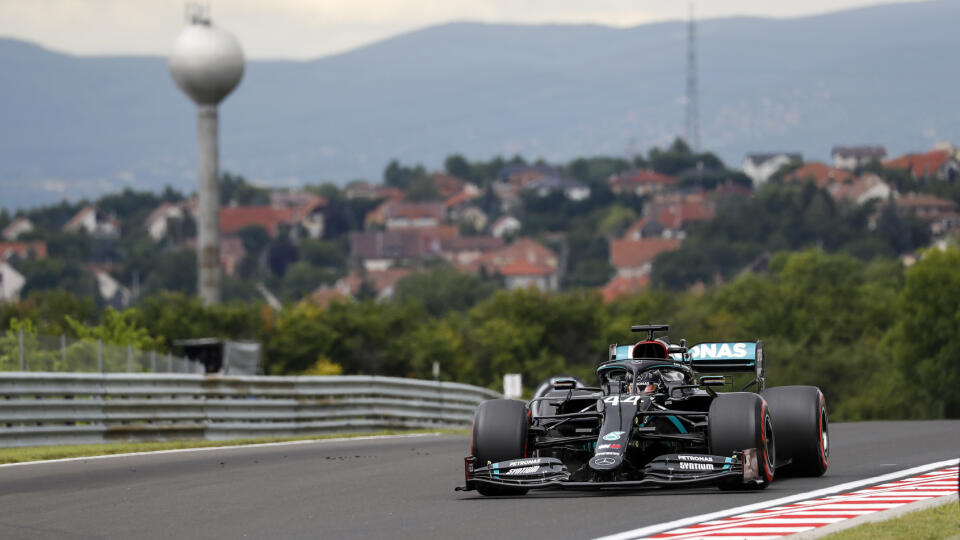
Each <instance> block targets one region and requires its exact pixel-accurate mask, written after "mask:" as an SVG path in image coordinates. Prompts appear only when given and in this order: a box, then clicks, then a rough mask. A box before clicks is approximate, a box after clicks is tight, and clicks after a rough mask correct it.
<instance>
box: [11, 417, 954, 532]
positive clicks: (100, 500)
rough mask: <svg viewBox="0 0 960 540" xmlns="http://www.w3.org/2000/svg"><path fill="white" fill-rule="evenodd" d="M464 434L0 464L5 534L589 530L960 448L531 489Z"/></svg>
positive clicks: (867, 431)
mask: <svg viewBox="0 0 960 540" xmlns="http://www.w3.org/2000/svg"><path fill="white" fill-rule="evenodd" d="M467 445H468V438H467V437H465V436H452V435H442V436H424V437H410V438H398V439H377V440H353V441H351V440H345V441H337V442H331V441H320V442H317V443H311V444H299V445H291V446H272V447H255V448H244V447H234V448H219V449H216V450H206V451H202V452H182V453H169V454H154V455H142V456H129V457H116V458H110V459H88V460H78V461H69V462H61V463H41V464H33V465H25V466H16V467H0V537H2V538H5V539H18V538H244V537H246V538H364V539H375V538H458V539H469V538H484V539H487V538H497V537H501V538H518V537H523V538H526V539H539V538H544V539H546V538H550V539H555V538H591V537H596V536H602V535H606V534H612V533H616V532H620V531H624V530H629V529H634V528H637V527H641V526H644V525H651V524H655V523H660V522H663V521H670V520H674V519H679V518H683V517H687V516H690V515H695V514H702V513H706V512H713V511H717V510H721V509H724V508H730V507H733V506H740V505H745V504H750V503H755V502H759V501H762V500H766V499H776V498H780V497H784V496H788V495H792V494H796V493H801V492H805V491H810V490H814V489H820V488H824V487H828V486H830V485H834V484H841V483H846V482H851V481H854V480H859V479H863V478H868V477H872V476H877V475H881V474H886V473H890V472H894V471H897V470H900V469H907V468H909V467H914V466H918V465H923V464H926V463H930V462H934V461H940V460H943V459H949V458H954V457H957V456H958V454H960V421H930V422H871V423H851V424H834V425H832V426H831V464H830V470H829V471H828V473H827V475H826V476H824V477H822V478H812V479H811V478H790V479H784V480H781V481H776V482H774V484H773V485H772V486H771V487H770V488H768V489H766V490H764V491H761V492H750V493H729V492H720V491H718V490H716V489H714V488H709V489H695V490H658V491H646V492H639V493H622V492H620V493H612V492H604V493H574V492H539V493H538V492H531V493H530V494H528V495H526V496H523V497H516V498H486V497H481V496H479V495H476V493H475V492H468V493H460V492H454V491H453V487H454V486H455V485H458V484H460V483H462V482H463V456H464V454H465V453H466V451H467Z"/></svg>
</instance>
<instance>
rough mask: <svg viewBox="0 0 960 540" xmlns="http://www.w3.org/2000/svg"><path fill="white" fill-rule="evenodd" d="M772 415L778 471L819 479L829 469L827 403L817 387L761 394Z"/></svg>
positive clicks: (784, 389)
mask: <svg viewBox="0 0 960 540" xmlns="http://www.w3.org/2000/svg"><path fill="white" fill-rule="evenodd" d="M761 395H762V396H763V398H764V399H765V400H767V405H768V406H769V407H770V414H771V415H773V429H774V431H776V433H777V457H778V458H779V459H781V460H787V459H790V460H791V463H790V464H788V465H786V466H785V467H783V468H782V469H781V470H782V471H783V472H785V473H787V474H790V475H793V476H822V475H823V473H825V472H827V467H828V466H829V465H830V435H829V434H830V430H829V425H828V421H827V403H826V401H825V400H824V399H823V392H821V391H820V389H819V388H817V387H816V386H778V387H775V388H768V389H766V390H764V391H763V392H761Z"/></svg>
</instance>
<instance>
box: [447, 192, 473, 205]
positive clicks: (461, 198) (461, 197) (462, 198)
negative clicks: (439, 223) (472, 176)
mask: <svg viewBox="0 0 960 540" xmlns="http://www.w3.org/2000/svg"><path fill="white" fill-rule="evenodd" d="M477 197H478V194H476V193H470V192H468V191H461V192H460V193H457V194H456V195H453V196H451V197H448V198H447V199H446V200H445V201H443V205H444V206H446V207H447V208H452V207H454V206H457V205H458V204H461V203H465V202H467V201H469V200H471V199H475V198H477Z"/></svg>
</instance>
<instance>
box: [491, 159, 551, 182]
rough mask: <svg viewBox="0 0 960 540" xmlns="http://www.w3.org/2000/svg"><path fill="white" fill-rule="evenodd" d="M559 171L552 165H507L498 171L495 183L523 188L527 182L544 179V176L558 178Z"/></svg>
mask: <svg viewBox="0 0 960 540" xmlns="http://www.w3.org/2000/svg"><path fill="white" fill-rule="evenodd" d="M559 174H560V171H559V170H557V168H556V167H554V166H552V165H547V164H545V163H541V164H539V165H525V164H518V165H507V166H506V167H504V168H502V169H500V173H499V174H498V175H497V181H498V182H500V183H504V184H511V185H514V186H517V187H524V186H526V185H527V184H528V183H529V182H532V181H534V180H537V179H538V178H544V177H546V176H559Z"/></svg>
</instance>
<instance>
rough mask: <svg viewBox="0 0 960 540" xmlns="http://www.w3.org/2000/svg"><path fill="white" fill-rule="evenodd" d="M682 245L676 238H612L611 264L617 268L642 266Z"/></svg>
mask: <svg viewBox="0 0 960 540" xmlns="http://www.w3.org/2000/svg"><path fill="white" fill-rule="evenodd" d="M678 247H680V240H677V239H675V238H644V239H641V240H611V241H610V264H612V265H613V266H614V267H616V268H640V267H642V266H644V265H645V264H647V263H648V262H651V261H653V258H654V257H656V256H657V255H659V254H660V253H663V252H665V251H673V250H675V249H677V248H678Z"/></svg>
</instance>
